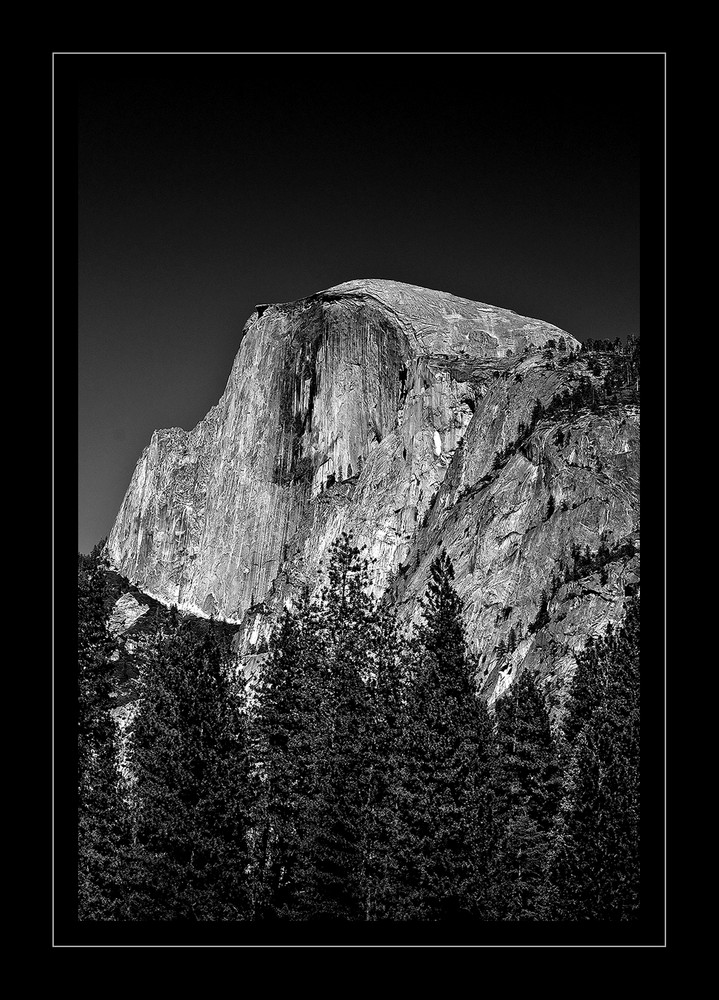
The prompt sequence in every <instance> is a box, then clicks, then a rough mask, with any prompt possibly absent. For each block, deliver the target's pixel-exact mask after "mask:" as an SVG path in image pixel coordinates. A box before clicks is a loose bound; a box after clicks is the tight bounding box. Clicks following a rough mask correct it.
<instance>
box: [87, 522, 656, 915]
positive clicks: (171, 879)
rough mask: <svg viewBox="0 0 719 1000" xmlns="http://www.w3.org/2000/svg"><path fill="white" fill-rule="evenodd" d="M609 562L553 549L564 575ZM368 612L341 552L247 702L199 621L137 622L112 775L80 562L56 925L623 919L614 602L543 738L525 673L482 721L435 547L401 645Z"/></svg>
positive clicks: (531, 682) (212, 633)
mask: <svg viewBox="0 0 719 1000" xmlns="http://www.w3.org/2000/svg"><path fill="white" fill-rule="evenodd" d="M629 544H630V543H624V548H621V547H620V550H617V548H616V547H615V548H614V549H612V548H610V545H609V543H608V541H607V539H605V538H601V539H600V543H599V547H598V551H597V552H596V553H591V552H590V551H589V548H588V547H586V548H585V551H584V552H581V551H580V550H579V548H578V547H576V546H575V547H574V549H573V550H572V552H571V554H570V559H571V566H572V567H573V570H572V571H573V572H578V573H581V572H584V571H588V569H589V567H594V566H596V565H600V568H603V567H604V566H605V565H607V564H608V563H609V562H610V561H611V559H613V558H616V557H617V553H618V551H620V554H631V552H633V551H634V550H633V546H631V552H630V550H629V548H628V547H627V546H629ZM371 591H372V588H371V586H370V575H369V571H368V566H367V561H366V559H365V557H364V555H363V553H362V552H361V551H360V550H359V549H358V548H357V547H356V546H355V545H353V543H352V541H351V539H350V538H349V537H348V536H347V535H341V536H340V537H339V538H338V539H337V541H336V542H335V543H334V544H333V545H332V546H331V548H330V551H329V559H328V564H327V567H326V577H325V582H324V585H323V586H322V587H321V589H319V591H317V593H316V596H315V597H314V598H310V596H309V588H307V589H306V590H305V591H304V592H303V593H302V594H301V595H300V597H299V599H298V600H297V601H296V602H295V604H294V605H293V606H291V607H288V608H287V609H286V610H285V611H284V613H283V614H282V616H281V617H280V619H279V621H278V623H277V626H276V628H275V631H274V633H273V635H272V636H271V638H270V641H269V643H268V649H269V651H268V652H267V653H266V662H265V664H264V666H263V668H262V670H261V672H260V674H259V675H258V678H257V680H256V681H255V682H254V684H253V687H252V692H251V697H250V698H249V699H248V698H247V697H246V695H245V692H244V688H243V686H242V685H241V684H240V683H239V681H238V680H237V679H236V678H235V676H234V673H233V667H232V663H233V657H232V654H231V650H230V648H229V637H228V636H227V635H226V634H225V633H224V632H223V629H222V627H221V625H220V624H219V623H215V622H214V621H212V620H211V621H210V622H208V623H200V625H201V627H200V626H198V624H197V623H195V624H194V625H192V624H190V622H189V621H187V620H184V619H181V617H180V616H179V614H178V613H177V610H176V609H173V611H172V613H171V614H170V615H169V616H167V615H166V614H163V615H160V616H158V617H156V619H155V620H154V623H153V624H154V632H153V633H152V634H151V635H150V637H149V639H148V640H147V643H146V647H145V649H144V651H143V652H142V655H141V664H142V665H141V681H140V697H139V700H138V702H137V707H136V711H135V714H134V719H133V722H132V725H131V727H130V730H129V734H128V735H127V736H126V755H125V758H124V761H123V773H121V771H120V768H119V766H118V756H119V754H118V749H119V733H118V729H117V726H116V724H115V722H114V720H113V717H112V714H111V711H110V709H111V707H112V704H113V702H112V695H111V688H112V670H113V664H114V662H115V658H116V654H117V651H118V645H117V643H116V642H115V640H114V639H113V637H112V635H111V634H110V632H109V631H108V628H107V613H108V608H109V606H111V604H112V600H111V596H112V595H109V592H108V590H107V587H106V584H105V577H104V574H103V570H102V565H101V551H100V549H99V548H98V550H97V551H96V552H95V553H94V554H93V556H92V557H81V558H79V560H78V595H79V618H78V625H79V629H78V653H79V656H78V662H79V675H78V676H79V680H78V705H79V715H78V723H79V725H78V761H79V773H78V803H79V848H80V851H79V854H80V869H79V909H78V914H79V917H80V919H85V920H133V921H135V920H147V921H158V920H160V921H176V920H183V921H238V920H240V921H241V920H262V921H272V920H279V921H288V920H289V921H307V920H325V921H326V920H332V921H342V922H346V921H377V920H380V921H381V920H390V921H408V920H420V921H447V920H457V919H460V920H467V919H475V920H509V921H529V920H548V919H554V920H571V921H586V920H630V919H636V917H637V915H638V905H639V832H638V831H639V599H638V597H636V598H632V599H630V600H629V601H628V603H627V614H626V617H625V620H624V622H623V624H622V626H621V628H620V629H618V630H613V629H611V628H610V629H608V631H607V633H606V634H605V636H603V637H601V638H599V639H595V640H590V642H588V644H587V646H586V649H585V651H584V652H583V653H581V654H579V655H578V657H577V660H578V667H577V670H576V672H575V675H574V677H573V681H572V685H571V688H570V690H569V692H568V694H567V697H566V700H565V702H564V704H563V708H562V713H561V725H560V726H559V727H558V729H557V732H556V733H555V731H554V730H553V728H552V725H551V724H550V700H549V699H548V698H547V697H545V694H544V693H543V691H542V690H541V689H540V687H539V684H538V681H537V678H536V677H535V676H534V675H533V674H532V672H531V671H529V670H525V671H524V672H522V673H521V674H520V675H519V677H517V678H516V679H515V680H514V682H513V683H512V685H511V686H510V687H509V689H508V690H507V691H506V693H504V694H503V695H502V696H501V697H499V698H498V699H497V701H496V703H495V706H494V710H493V717H490V714H489V712H488V709H487V705H486V702H485V701H484V700H483V699H481V698H479V697H478V695H477V690H476V687H475V683H474V673H475V670H476V664H475V663H474V660H473V658H472V656H471V655H470V654H469V652H468V649H467V646H466V641H465V634H464V626H463V619H462V602H461V600H460V597H459V595H458V593H457V590H456V589H455V584H454V569H453V566H452V563H451V560H450V559H449V557H448V556H447V554H446V552H445V551H444V550H443V551H442V552H441V553H440V555H439V556H438V557H437V558H435V559H434V560H433V562H432V564H431V567H430V574H429V581H428V585H427V590H426V593H425V596H424V598H423V600H422V602H421V612H422V615H421V621H420V623H419V624H418V626H416V627H415V628H414V629H413V630H410V631H409V632H405V630H403V629H402V628H401V627H400V625H399V623H398V619H397V616H396V611H395V608H394V607H393V605H392V604H391V602H390V601H389V600H385V601H383V602H377V601H376V600H375V599H374V598H373V597H372V595H371ZM548 604H549V597H548V594H547V591H546V590H545V591H543V592H542V597H541V601H540V606H539V609H538V612H537V616H536V618H535V621H534V622H533V623H532V624H531V625H530V627H529V632H530V634H531V633H533V632H537V631H538V630H539V629H541V628H543V627H544V626H545V625H546V624H547V622H548V621H549V611H548ZM511 613H512V607H510V606H506V607H505V608H504V609H503V610H502V612H500V614H499V615H498V620H499V619H500V618H501V620H503V621H506V622H508V621H509V619H510V617H511ZM521 635H522V629H521V627H520V625H516V626H515V625H513V626H512V627H511V628H510V631H509V634H508V637H507V642H506V644H505V641H504V639H500V641H499V643H498V645H497V655H498V657H499V659H500V660H501V658H502V657H503V656H505V655H506V654H507V653H509V654H511V653H513V652H514V651H515V650H516V648H517V644H518V642H519V641H521ZM500 665H501V664H500ZM555 707H556V706H555Z"/></svg>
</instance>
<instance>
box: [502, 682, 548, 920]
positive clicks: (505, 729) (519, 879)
mask: <svg viewBox="0 0 719 1000" xmlns="http://www.w3.org/2000/svg"><path fill="white" fill-rule="evenodd" d="M491 786H492V793H493V794H492V806H493V818H494V823H495V837H496V844H495V849H494V851H493V853H492V864H491V872H490V883H491V899H492V913H493V915H494V917H495V918H496V919H501V920H541V919H546V917H547V913H548V905H549V898H550V892H549V887H548V880H547V875H546V871H545V865H544V860H545V858H546V853H547V849H548V845H549V843H550V837H551V832H552V828H553V823H554V818H555V814H556V812H557V807H558V804H559V799H560V772H559V760H558V755H557V747H556V744H555V740H554V737H553V735H552V730H551V725H550V719H549V712H548V711H547V707H546V704H545V700H544V697H543V695H542V693H541V691H540V690H539V688H538V686H537V684H536V681H535V679H534V677H533V675H532V673H531V672H530V671H524V672H523V673H522V674H521V675H520V676H519V678H518V679H517V680H516V681H515V682H514V684H513V685H512V687H511V688H510V689H509V691H508V692H507V693H506V694H505V695H503V696H502V697H501V698H499V699H498V701H497V703H496V708H495V732H494V744H493V759H492V771H491Z"/></svg>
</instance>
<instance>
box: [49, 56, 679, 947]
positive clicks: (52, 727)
mask: <svg viewBox="0 0 719 1000" xmlns="http://www.w3.org/2000/svg"><path fill="white" fill-rule="evenodd" d="M365 54H366V55H663V56H664V57H665V59H664V151H663V152H664V156H663V160H664V208H665V214H664V406H665V409H664V691H665V702H664V834H665V836H664V874H665V880H664V942H663V943H661V944H659V943H658V944H637V945H634V944H616V945H611V944H608V945H604V944H565V945H561V944H523V945H512V944H496V945H492V944H470V945H460V944H442V945H436V944H416V945H414V944H396V945H395V944H386V945H373V944H367V945H363V944H354V945H353V944H348V945H342V944H338V945H334V944H330V945H328V944H229V945H224V944H216V945H215V944H187V945H183V944H176V945H175V944H134V945H133V944H127V945H126V944H111V945H107V944H97V945H96V944H56V943H55V755H54V747H55V657H54V649H55V642H54V640H55V427H54V414H55V56H57V55H365ZM666 56H667V53H666V52H653V51H652V52H488V53H485V52H466V53H465V52H450V53H448V52H399V53H390V52H368V53H358V52H349V53H344V52H335V53H332V52H318V53H315V52H202V53H200V52H53V53H52V87H51V92H52V99H51V108H52V123H51V220H50V226H51V237H50V240H51V248H50V249H51V279H50V287H51V309H52V316H51V321H50V324H51V379H52V385H51V389H50V397H51V406H52V413H51V452H52V453H51V456H50V469H51V509H52V524H51V539H52V546H51V549H52V551H51V556H50V560H51V573H52V580H51V585H50V586H51V596H52V607H51V609H50V621H51V635H52V653H51V657H52V669H51V673H52V683H51V692H52V694H51V705H52V719H51V722H50V730H51V738H52V742H51V746H52V751H53V753H52V768H51V773H52V791H51V796H50V799H51V829H52V836H51V859H50V869H51V873H52V885H51V887H50V893H51V905H52V913H51V918H50V919H51V941H52V947H56V948H106V947H112V948H277V947H279V948H345V947H349V948H516V947H519V948H666V947H667V887H666V870H667V843H666V823H667V777H666V776H667V745H666V743H667V740H666V736H667V707H666V682H667V657H666V648H667V598H666V578H667V550H666V539H667V413H666V398H667V371H666V332H667V322H666V313H667V259H666V242H667V222H666V201H667V174H666V164H667V134H666V128H667V66H666V62H667V61H666Z"/></svg>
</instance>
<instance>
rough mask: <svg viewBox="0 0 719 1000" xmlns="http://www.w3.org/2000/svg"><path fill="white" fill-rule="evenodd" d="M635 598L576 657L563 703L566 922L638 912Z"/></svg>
mask: <svg viewBox="0 0 719 1000" xmlns="http://www.w3.org/2000/svg"><path fill="white" fill-rule="evenodd" d="M639 613H640V604H639V598H638V597H635V598H633V599H632V601H631V602H630V603H629V606H628V610H627V614H626V617H625V621H624V623H623V625H622V627H621V629H620V630H619V632H618V633H617V634H616V635H615V634H613V633H611V632H610V633H609V634H608V635H607V636H605V637H604V638H602V639H600V640H598V641H597V642H596V643H595V644H594V645H593V647H591V648H590V649H589V651H588V652H587V653H586V654H585V656H583V657H581V658H580V659H579V667H578V670H577V673H576V675H575V679H574V682H573V686H572V690H571V694H570V700H569V705H568V712H567V719H566V722H565V732H566V734H567V740H568V744H569V752H568V755H567V763H566V777H565V785H566V789H567V792H566V797H565V801H564V803H563V809H562V814H561V817H560V823H559V825H558V830H557V837H556V848H555V856H554V861H553V864H554V868H555V875H554V878H555V880H556V882H557V884H558V886H559V889H560V898H561V902H560V904H559V906H558V914H559V916H561V917H563V918H564V919H570V920H577V919H594V920H628V919H633V918H636V916H637V914H638V909H639V771H640V769H639Z"/></svg>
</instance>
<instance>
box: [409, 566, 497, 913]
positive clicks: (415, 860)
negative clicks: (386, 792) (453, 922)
mask: <svg viewBox="0 0 719 1000" xmlns="http://www.w3.org/2000/svg"><path fill="white" fill-rule="evenodd" d="M453 576H454V571H453V568H452V564H451V561H450V560H449V558H448V557H447V555H446V554H445V553H442V554H441V555H440V556H439V557H438V558H436V559H435V560H434V561H433V563H432V566H431V571H430V581H429V585H428V589H427V593H426V596H425V599H424V601H423V614H424V620H423V622H422V625H421V626H420V628H419V629H418V633H417V641H418V652H419V662H418V667H417V673H416V678H415V683H414V685H413V687H412V690H411V693H410V700H409V705H408V712H407V730H406V733H405V738H404V741H403V760H402V769H401V774H402V782H401V806H402V808H401V810H400V815H399V822H398V829H399V837H398V843H397V847H396V854H397V857H398V858H401V863H402V867H403V885H402V892H401V895H400V899H401V901H402V902H401V909H400V912H399V913H397V914H395V917H396V918H397V917H399V918H402V919H415V920H416V919H422V920H439V919H448V918H457V917H459V916H465V917H466V916H467V915H470V914H474V915H477V914H480V913H482V912H483V910H484V898H485V896H486V891H487V886H486V881H485V874H486V867H487V857H488V851H489V836H488V822H489V813H488V802H487V791H486V782H487V768H488V752H489V741H490V728H491V727H490V723H489V717H488V714H487V709H486V706H485V703H484V702H483V701H481V700H480V699H479V698H478V697H477V695H476V691H475V688H474V684H473V681H472V669H471V664H470V661H469V658H468V655H467V651H466V647H465V639H464V628H463V624H462V618H461V602H460V599H459V597H458V595H457V593H456V591H455V589H454V587H453V584H452V579H453Z"/></svg>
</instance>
